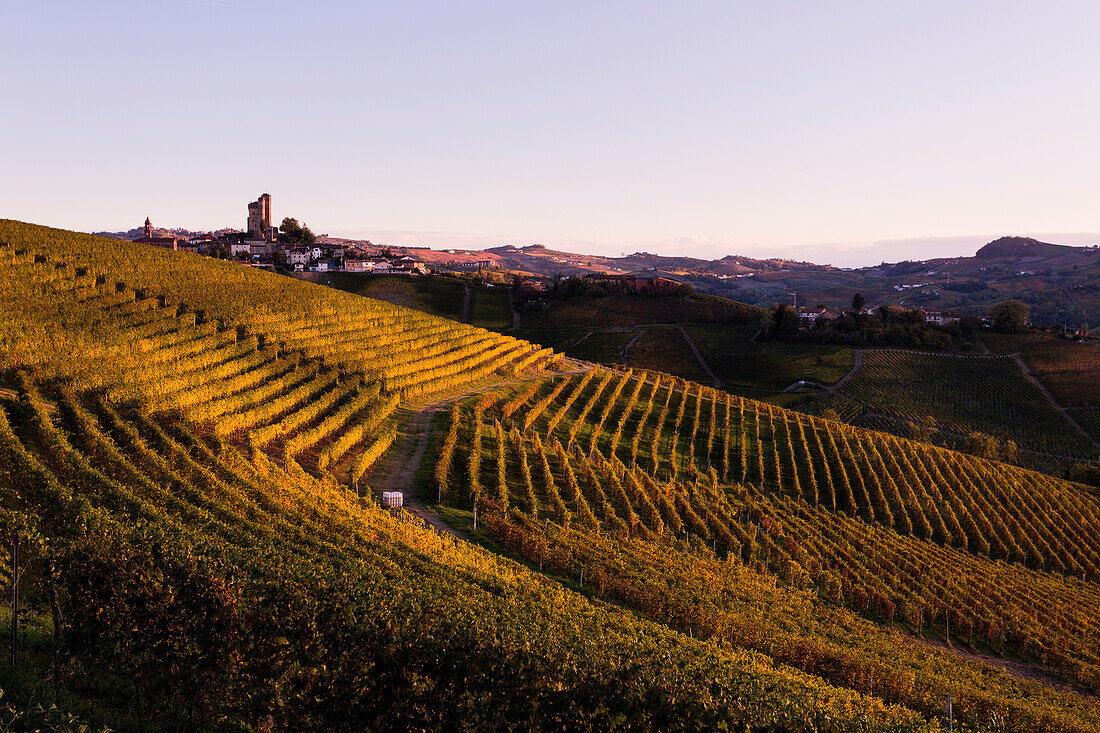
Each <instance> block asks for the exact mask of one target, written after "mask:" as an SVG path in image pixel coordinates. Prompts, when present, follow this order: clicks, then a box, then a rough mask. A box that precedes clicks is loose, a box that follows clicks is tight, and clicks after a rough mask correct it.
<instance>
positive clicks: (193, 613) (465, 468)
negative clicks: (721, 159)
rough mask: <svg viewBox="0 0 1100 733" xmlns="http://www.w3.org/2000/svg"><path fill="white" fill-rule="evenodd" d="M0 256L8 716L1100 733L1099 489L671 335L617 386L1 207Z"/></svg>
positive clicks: (458, 328) (357, 305)
mask: <svg viewBox="0 0 1100 733" xmlns="http://www.w3.org/2000/svg"><path fill="white" fill-rule="evenodd" d="M0 264H2V265H3V272H4V275H3V277H0V300H2V301H3V306H4V307H3V309H2V311H0V313H2V316H0V377H2V381H3V389H2V390H0V455H2V456H3V459H2V460H0V507H2V510H0V519H2V520H3V526H4V531H5V540H6V541H11V540H15V541H17V542H18V546H19V547H20V555H19V556H18V562H19V571H20V573H21V575H20V576H19V578H20V579H19V587H20V594H21V601H20V610H19V614H18V617H17V618H18V622H19V624H18V629H17V630H16V632H15V638H16V639H17V640H18V642H19V645H20V650H19V654H18V656H17V661H18V665H19V666H18V667H17V668H12V667H10V666H8V667H5V668H3V670H0V686H2V687H3V689H4V693H5V694H4V697H3V700H4V701H11V702H9V703H8V704H7V708H6V709H5V711H4V715H5V716H7V718H10V719H13V720H14V722H13V725H15V726H16V727H22V728H36V729H40V730H43V729H45V730H49V729H53V730H66V729H68V728H66V727H65V725H68V724H67V723H64V722H59V720H60V717H61V716H60V714H55V713H52V712H49V711H48V710H46V708H48V704H51V703H52V704H56V705H58V706H59V707H60V709H61V710H62V711H64V712H65V713H66V714H69V713H71V714H73V715H75V716H76V717H77V718H79V719H85V720H88V721H90V722H91V724H93V725H95V726H103V725H110V726H111V727H113V728H115V729H151V730H177V729H181V728H185V727H191V728H198V729H207V730H231V729H232V730H241V729H261V728H264V729H271V728H272V727H274V728H275V729H287V730H361V729H363V728H369V729H379V730H398V729H400V730H407V729H429V728H430V729H458V728H467V729H518V728H523V729H542V728H556V729H601V730H604V729H645V730H651V729H654V728H658V729H664V728H673V727H675V728H692V729H740V730H754V731H822V730H829V731H932V730H937V729H940V728H941V720H942V717H943V708H944V703H945V701H946V698H947V695H949V694H950V695H951V696H952V699H953V701H954V716H955V718H954V719H955V721H957V722H961V723H962V724H964V725H967V726H970V728H971V729H973V730H981V729H995V730H1006V731H1046V730H1064V731H1082V732H1083V731H1094V730H1097V729H1100V705H1098V704H1097V700H1096V697H1095V692H1096V689H1097V685H1098V684H1100V647H1098V641H1097V635H1096V631H1095V626H1096V623H1097V621H1098V619H1097V618H1096V609H1097V608H1100V596H1098V594H1100V591H1098V588H1100V585H1098V584H1097V583H1098V581H1100V557H1098V556H1097V550H1096V548H1097V546H1098V545H1100V542H1098V539H1100V504H1098V502H1097V499H1096V498H1095V497H1094V496H1093V495H1091V494H1089V493H1088V492H1087V491H1085V490H1084V488H1083V487H1081V486H1080V485H1077V484H1073V483H1070V482H1067V481H1063V480H1060V479H1056V478H1053V477H1051V476H1047V475H1044V474H1040V473H1035V472H1031V471H1027V470H1024V469H1021V468H1018V467H1014V466H1009V465H1006V464H1002V463H997V462H994V461H986V460H982V459H978V458H975V457H972V456H966V455H963V454H959V453H956V452H953V451H950V450H945V449H942V448H935V447H931V446H928V445H927V444H923V443H917V442H913V441H908V440H904V439H899V438H895V437H892V436H888V435H885V434H883V433H879V432H875V431H869V430H862V429H859V428H856V427H851V426H846V425H843V424H841V423H838V422H835V421H831V420H824V419H821V418H817V417H812V416H808V415H805V414H802V413H798V412H792V411H788V410H785V409H783V408H781V407H777V406H775V405H770V404H767V403H762V402H757V401H755V400H752V399H749V398H747V397H744V396H733V395H730V394H729V393H727V392H719V391H716V390H714V389H712V388H709V387H706V386H703V385H702V384H699V383H696V382H692V381H686V380H684V379H682V378H679V377H674V376H670V375H668V374H667V373H665V372H664V371H663V369H661V368H660V367H662V357H661V356H660V355H659V354H660V352H659V350H655V351H654V353H655V355H654V356H653V357H652V359H653V363H651V364H649V366H651V367H654V368H653V369H643V368H641V367H636V368H635V369H634V370H633V371H632V370H631V368H630V367H628V366H623V367H622V369H621V370H608V369H603V368H594V367H592V366H591V365H586V364H583V363H579V362H574V361H572V360H570V359H568V358H567V357H565V356H563V355H561V354H560V353H558V352H555V351H553V350H552V349H551V348H547V347H544V346H540V345H535V344H532V343H531V342H529V341H525V340H521V339H518V338H515V337H514V336H513V335H506V334H503V333H499V332H496V331H490V330H485V329H482V328H478V327H476V326H473V325H468V324H463V323H459V322H458V320H452V319H448V318H443V317H440V316H439V315H432V314H428V313H423V312H420V311H416V310H411V309H409V308H405V307H402V306H400V305H394V304H392V303H387V302H383V301H380V300H375V299H372V298H363V297H360V296H357V295H354V294H349V293H344V292H340V291H339V290H337V289H334V288H330V287H324V286H321V285H317V284H312V283H308V282H301V281H298V280H294V279H290V278H284V277H281V276H277V275H274V274H271V273H267V272H262V271H257V270H253V269H251V268H247V267H243V266H239V265H234V264H230V263H221V262H216V261H213V260H210V259H207V258H202V257H198V256H193V255H187V254H183V253H176V252H170V251H163V250H156V249H151V248H146V247H142V246H141V245H135V244H131V243H126V242H119V241H116V240H107V239H102V238H96V237H92V236H88V235H80V234H75V233H72V232H65V231H61V230H56V229H48V228H46V227H38V226H33V225H29V224H22V223H19V222H12V221H0ZM410 287H411V286H410ZM457 294H458V291H457V290H455V291H454V292H452V293H451V294H450V295H449V296H448V297H447V298H445V299H434V298H435V296H434V295H432V294H426V293H423V292H419V291H415V290H412V291H410V292H406V293H403V294H402V297H411V298H413V299H414V301H416V302H423V300H425V299H427V300H431V301H432V302H434V303H435V304H436V307H438V308H439V310H440V312H441V313H445V312H450V309H453V307H454V306H455V305H456V304H457ZM390 295H391V296H392V295H393V294H392V293H391V294H390ZM654 303H658V305H656V306H654V305H653V304H652V303H651V304H650V306H649V307H651V308H654V307H656V308H659V307H660V306H659V301H654ZM603 305H604V310H603V311H601V312H599V313H593V314H592V315H593V321H592V322H593V323H595V322H597V321H598V319H599V318H601V317H603V315H604V314H610V315H613V317H614V318H615V319H616V321H618V320H621V319H623V318H628V317H629V318H633V319H634V320H633V321H632V323H631V327H633V328H638V327H643V326H645V325H646V324H647V323H649V322H650V321H649V320H648V319H650V318H652V317H653V316H654V314H655V313H656V314H657V315H661V314H660V313H659V312H656V311H648V312H647V311H646V310H644V308H643V307H642V305H641V304H640V303H637V302H630V301H627V300H623V301H617V302H608V303H605V304H603ZM682 307H684V308H689V307H690V308H696V307H697V308H699V309H701V310H700V312H708V313H711V314H712V316H713V322H714V324H716V325H723V327H733V326H734V324H732V322H727V321H730V319H733V320H734V321H737V320H738V319H740V320H745V318H744V313H745V312H746V311H744V310H739V309H738V308H735V307H734V306H733V305H731V304H729V303H728V302H726V301H722V302H719V301H717V300H707V299H699V300H698V301H697V302H695V303H693V304H683V305H682ZM614 309H619V312H616V311H615V310H614ZM463 310H465V308H464V309H463ZM610 315H609V317H610ZM681 315H683V314H681ZM459 320H460V319H459ZM471 320H474V319H471ZM745 322H746V323H747V321H745ZM744 327H745V326H744V324H742V325H741V326H740V328H742V329H744ZM641 330H643V331H644V332H645V334H643V337H642V338H644V336H645V335H646V334H651V333H652V332H653V331H652V330H649V329H645V328H642V329H641ZM653 330H662V332H663V331H667V330H671V329H653ZM676 330H677V331H680V329H679V328H677V329H676ZM514 333H520V332H514ZM689 335H690V334H689V332H688V330H687V329H686V328H684V329H683V331H682V332H681V336H682V337H683V338H684V339H685V343H686V340H687V338H688V336H689ZM642 338H639V341H638V343H637V344H635V346H638V345H639V344H642V345H643V349H642V352H643V353H645V346H644V341H643V340H642ZM767 361H768V359H766V358H765V359H762V360H761V362H760V364H759V365H758V366H757V367H755V368H757V369H761V370H763V369H765V368H766V362H767ZM664 363H665V364H668V363H671V362H669V361H668V360H667V359H665V360H664ZM729 363H730V365H731V366H730V368H733V365H734V364H735V363H736V358H733V357H731V358H730V362H729ZM631 366H634V365H633V363H632V364H631ZM818 366H819V367H821V368H824V367H823V366H822V365H818ZM784 378H785V377H784ZM435 418H438V419H435ZM422 456H426V458H423V459H422ZM401 467H408V469H409V470H408V471H404V470H401ZM413 474H415V478H414V477H413ZM394 489H399V490H402V491H404V492H405V495H406V498H407V500H408V503H409V508H410V510H411V511H410V512H405V511H400V510H395V511H387V510H385V509H383V508H381V507H380V506H379V504H378V502H377V499H378V498H379V497H378V494H379V493H380V492H381V491H385V490H394ZM425 519H427V520H429V521H430V522H431V524H426V523H425V521H424V520H425ZM15 559H16V558H14V557H12V556H8V557H6V558H5V559H3V560H2V561H0V572H3V573H4V574H10V573H12V572H13V571H14V569H15V568H14V567H13V564H14V561H15ZM2 622H6V623H7V624H8V626H9V628H10V627H12V626H13V625H14V620H13V618H12V615H11V614H10V613H9V614H8V615H7V617H6V618H3V619H2ZM39 702H44V703H47V705H46V708H43V711H42V712H38V711H37V710H36V708H35V707H34V705H35V704H36V703H39ZM51 716H52V717H51Z"/></svg>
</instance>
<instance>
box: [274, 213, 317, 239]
mask: <svg viewBox="0 0 1100 733" xmlns="http://www.w3.org/2000/svg"><path fill="white" fill-rule="evenodd" d="M279 239H280V240H282V241H283V242H286V243H287V244H313V242H314V241H316V239H317V238H316V237H315V236H313V232H311V231H310V230H309V227H307V226H306V225H305V224H299V223H298V220H297V219H294V218H291V217H289V216H288V217H287V218H285V219H283V223H282V226H280V227H279Z"/></svg>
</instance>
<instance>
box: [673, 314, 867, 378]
mask: <svg viewBox="0 0 1100 733" xmlns="http://www.w3.org/2000/svg"><path fill="white" fill-rule="evenodd" d="M687 331H688V333H689V334H691V338H692V339H694V341H695V344H696V346H698V347H699V350H700V351H701V352H702V353H703V357H704V358H705V359H706V360H707V364H708V365H709V366H710V368H711V369H712V370H713V371H714V373H715V375H716V376H717V377H718V379H720V380H721V381H722V384H723V385H725V386H726V387H727V388H733V389H735V390H736V389H737V388H744V389H750V390H751V389H766V390H783V389H786V388H787V387H788V386H790V385H791V384H793V383H795V382H797V381H799V380H802V379H804V380H810V381H813V382H817V383H819V384H825V385H830V384H833V383H834V382H836V381H838V380H839V379H840V378H841V377H843V376H844V375H845V374H847V373H848V372H849V371H851V369H852V365H853V364H854V361H855V360H854V356H853V352H852V350H851V349H848V348H845V347H840V346H809V345H802V344H782V343H775V342H764V343H757V342H754V341H749V339H750V338H751V336H752V333H755V329H752V331H751V332H750V330H749V329H747V328H741V329H738V330H735V331H731V330H729V329H727V328H725V327H723V326H697V325H692V326H688V328H687Z"/></svg>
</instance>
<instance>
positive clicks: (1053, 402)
mask: <svg viewBox="0 0 1100 733" xmlns="http://www.w3.org/2000/svg"><path fill="white" fill-rule="evenodd" d="M1012 358H1013V359H1015V360H1016V363H1017V364H1018V365H1019V366H1020V371H1022V372H1023V373H1024V376H1025V377H1027V378H1028V379H1030V380H1031V383H1032V384H1034V385H1035V386H1036V387H1037V388H1038V389H1039V391H1040V392H1042V393H1043V397H1046V399H1047V402H1049V403H1050V405H1051V407H1053V408H1054V409H1055V410H1057V411H1058V412H1060V413H1061V414H1062V417H1064V418H1065V419H1066V422H1068V423H1069V424H1070V425H1072V426H1073V429H1074V430H1076V431H1077V432H1078V433H1080V434H1081V436H1082V437H1083V438H1084V439H1085V440H1087V441H1088V442H1089V444H1090V445H1091V446H1092V447H1093V448H1095V449H1096V450H1098V451H1100V443H1098V442H1097V441H1096V439H1095V438H1093V437H1092V436H1091V435H1089V434H1088V433H1087V432H1085V429H1084V428H1082V427H1081V426H1080V425H1079V424H1078V423H1077V421H1076V420H1074V419H1073V416H1072V415H1070V414H1069V411H1068V410H1066V408H1064V407H1062V406H1061V405H1060V404H1058V400H1056V399H1054V395H1052V394H1051V393H1050V390H1048V389H1047V388H1046V385H1045V384H1043V383H1042V382H1040V381H1039V379H1038V377H1036V376H1035V375H1034V374H1032V373H1031V370H1030V369H1028V368H1027V364H1026V363H1025V362H1024V359H1023V357H1022V356H1020V355H1019V354H1012Z"/></svg>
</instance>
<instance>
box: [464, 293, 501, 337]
mask: <svg viewBox="0 0 1100 733" xmlns="http://www.w3.org/2000/svg"><path fill="white" fill-rule="evenodd" d="M470 288H471V290H470V325H473V326H480V327H481V328H488V329H490V330H492V331H505V330H508V329H510V328H511V327H512V308H511V306H509V305H508V290H507V289H506V288H503V287H500V286H497V285H495V286H493V287H491V288H487V287H485V286H484V285H479V284H477V283H473V284H471V286H470ZM460 305H461V301H460Z"/></svg>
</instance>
